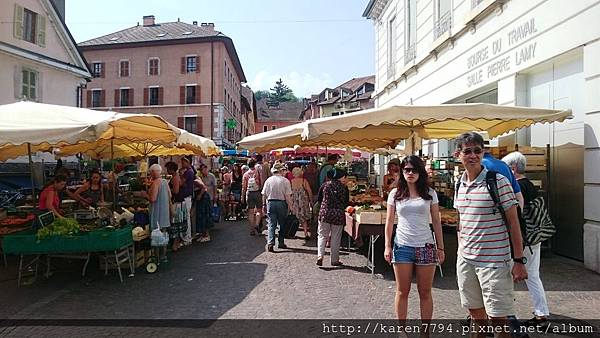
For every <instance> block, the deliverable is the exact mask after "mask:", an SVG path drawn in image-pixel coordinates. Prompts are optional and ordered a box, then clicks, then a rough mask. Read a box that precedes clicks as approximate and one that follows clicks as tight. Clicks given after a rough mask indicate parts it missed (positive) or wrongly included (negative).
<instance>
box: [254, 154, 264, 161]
mask: <svg viewBox="0 0 600 338" xmlns="http://www.w3.org/2000/svg"><path fill="white" fill-rule="evenodd" d="M262 160H263V156H262V155H261V154H257V155H256V162H262Z"/></svg>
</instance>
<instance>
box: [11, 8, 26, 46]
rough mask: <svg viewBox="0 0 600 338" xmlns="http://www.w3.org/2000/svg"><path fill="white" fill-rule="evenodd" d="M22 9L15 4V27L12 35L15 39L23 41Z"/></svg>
mask: <svg viewBox="0 0 600 338" xmlns="http://www.w3.org/2000/svg"><path fill="white" fill-rule="evenodd" d="M23 14H24V11H23V7H21V6H19V5H17V4H15V20H14V22H15V26H14V30H13V33H14V34H15V38H17V39H21V40H23Z"/></svg>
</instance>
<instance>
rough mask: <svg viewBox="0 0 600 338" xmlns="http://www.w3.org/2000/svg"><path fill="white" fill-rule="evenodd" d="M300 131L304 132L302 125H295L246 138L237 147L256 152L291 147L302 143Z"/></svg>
mask: <svg viewBox="0 0 600 338" xmlns="http://www.w3.org/2000/svg"><path fill="white" fill-rule="evenodd" d="M302 131H304V123H296V124H293V125H291V126H286V127H282V128H279V129H275V130H269V131H266V132H263V133H258V134H254V135H250V136H246V137H244V138H243V139H242V140H241V141H239V142H238V145H239V146H240V147H242V148H244V149H249V150H253V151H256V152H267V151H270V150H272V149H278V148H283V147H291V146H294V145H295V144H301V143H302Z"/></svg>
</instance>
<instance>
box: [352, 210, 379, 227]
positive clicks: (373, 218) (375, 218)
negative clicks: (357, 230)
mask: <svg viewBox="0 0 600 338" xmlns="http://www.w3.org/2000/svg"><path fill="white" fill-rule="evenodd" d="M385 218H386V211H385V210H382V211H361V212H360V213H357V214H356V221H357V222H358V223H363V224H385Z"/></svg>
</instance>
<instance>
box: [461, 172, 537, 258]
mask: <svg viewBox="0 0 600 338" xmlns="http://www.w3.org/2000/svg"><path fill="white" fill-rule="evenodd" d="M497 174H498V172H496V171H493V170H488V172H487V173H486V176H485V184H486V187H487V189H488V191H489V193H490V196H491V197H492V200H493V201H494V205H495V206H496V209H498V210H499V211H500V214H501V215H502V220H503V221H504V225H506V230H507V233H508V241H509V244H510V256H511V257H512V258H515V255H514V251H513V247H512V241H511V240H510V229H509V227H508V221H507V220H506V213H504V209H503V208H502V204H501V203H500V195H499V193H498V181H497V179H496V175H497ZM459 187H460V179H459V180H458V181H457V182H456V187H455V190H454V191H455V193H456V196H458V188H459ZM517 215H518V217H519V227H520V228H521V242H522V243H523V248H525V247H529V252H530V253H531V254H533V250H532V249H531V244H530V243H529V241H528V240H527V236H526V235H525V234H526V233H527V223H526V221H525V218H524V217H523V212H522V211H521V206H519V205H517Z"/></svg>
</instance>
